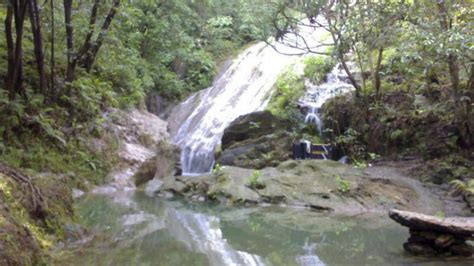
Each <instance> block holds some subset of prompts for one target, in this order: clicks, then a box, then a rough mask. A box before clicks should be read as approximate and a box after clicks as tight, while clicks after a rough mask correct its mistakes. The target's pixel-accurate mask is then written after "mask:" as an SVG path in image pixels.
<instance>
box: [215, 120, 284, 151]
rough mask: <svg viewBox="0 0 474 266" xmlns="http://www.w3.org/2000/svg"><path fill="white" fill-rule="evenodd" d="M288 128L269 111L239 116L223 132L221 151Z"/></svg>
mask: <svg viewBox="0 0 474 266" xmlns="http://www.w3.org/2000/svg"><path fill="white" fill-rule="evenodd" d="M288 128H289V124H288V122H287V121H285V120H282V119H280V118H278V117H276V116H274V115H273V114H272V113H270V112H269V111H260V112H255V113H250V114H247V115H243V116H239V117H238V118H237V119H235V120H234V121H233V122H232V123H231V124H230V125H229V126H228V127H227V128H226V129H225V130H224V135H223V136H222V149H223V150H225V149H227V148H229V147H230V146H232V145H233V144H235V143H238V142H242V141H244V140H248V139H258V138H260V137H262V136H265V135H270V134H274V133H275V132H277V131H282V130H283V131H284V130H286V129H288Z"/></svg>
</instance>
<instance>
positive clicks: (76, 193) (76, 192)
mask: <svg viewBox="0 0 474 266" xmlns="http://www.w3.org/2000/svg"><path fill="white" fill-rule="evenodd" d="M84 194H85V192H84V191H82V190H80V189H77V188H73V189H72V198H74V199H78V198H80V197H82V196H84Z"/></svg>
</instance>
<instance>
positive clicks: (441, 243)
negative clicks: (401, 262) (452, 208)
mask: <svg viewBox="0 0 474 266" xmlns="http://www.w3.org/2000/svg"><path fill="white" fill-rule="evenodd" d="M389 216H390V218H392V219H393V220H395V221H396V222H397V223H399V224H401V225H403V226H405V227H408V228H410V238H408V241H407V242H406V243H405V244H403V247H404V249H405V250H406V251H407V252H410V253H412V254H414V255H423V256H434V255H456V256H466V257H470V256H472V255H473V254H474V248H473V247H472V246H470V245H469V244H467V242H466V241H468V240H473V239H474V217H449V218H441V217H435V216H430V215H424V214H421V213H415V212H408V211H400V210H391V211H390V212H389Z"/></svg>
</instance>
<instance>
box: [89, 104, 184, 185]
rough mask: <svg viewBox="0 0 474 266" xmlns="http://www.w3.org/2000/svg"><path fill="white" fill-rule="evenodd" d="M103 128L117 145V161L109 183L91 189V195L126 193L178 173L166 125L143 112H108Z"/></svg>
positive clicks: (111, 110)
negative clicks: (93, 193) (154, 180)
mask: <svg viewBox="0 0 474 266" xmlns="http://www.w3.org/2000/svg"><path fill="white" fill-rule="evenodd" d="M104 118H105V119H106V123H105V124H104V128H105V130H106V131H107V133H108V134H109V135H113V136H114V139H116V141H117V144H118V151H117V155H118V158H117V159H118V160H119V162H117V164H116V167H115V169H113V171H111V173H110V176H109V178H108V179H109V180H111V182H110V183H109V184H107V185H104V186H102V187H98V188H94V189H93V190H92V191H93V192H95V193H110V192H116V191H130V190H134V189H136V187H137V186H140V185H142V184H145V183H146V182H147V181H149V180H152V179H153V178H163V177H165V176H167V175H173V174H175V173H177V172H178V170H179V169H178V163H177V161H179V150H178V149H177V148H176V147H174V146H173V145H171V144H170V143H171V141H170V135H169V133H168V124H167V122H165V121H163V120H162V119H160V118H159V117H157V116H156V115H153V114H151V113H149V112H147V111H143V110H136V109H134V110H130V111H122V110H117V109H110V110H108V111H107V112H106V113H105V114H104Z"/></svg>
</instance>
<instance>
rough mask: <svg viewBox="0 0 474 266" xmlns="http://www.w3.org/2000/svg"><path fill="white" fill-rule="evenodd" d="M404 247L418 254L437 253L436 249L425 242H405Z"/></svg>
mask: <svg viewBox="0 0 474 266" xmlns="http://www.w3.org/2000/svg"><path fill="white" fill-rule="evenodd" d="M403 248H404V249H405V250H406V251H407V252H409V253H411V254H413V255H417V256H434V255H436V254H437V252H436V250H435V249H434V248H432V247H431V246H430V245H428V244H423V243H412V242H407V243H405V244H403Z"/></svg>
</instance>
